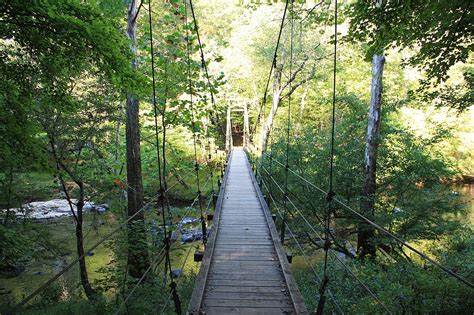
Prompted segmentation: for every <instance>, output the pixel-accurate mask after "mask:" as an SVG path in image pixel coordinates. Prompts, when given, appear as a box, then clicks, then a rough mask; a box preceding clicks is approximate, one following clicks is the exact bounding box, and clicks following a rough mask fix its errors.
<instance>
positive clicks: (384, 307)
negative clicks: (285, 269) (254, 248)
mask: <svg viewBox="0 0 474 315" xmlns="http://www.w3.org/2000/svg"><path fill="white" fill-rule="evenodd" d="M265 171H266V170H265ZM263 185H264V187H265V188H266V189H267V191H269V189H268V186H267V184H266V183H265V181H263ZM277 186H278V188H279V189H280V190H281V191H282V192H283V189H282V188H281V187H280V186H279V185H278V184H277ZM270 199H271V200H273V202H274V204H275V205H276V206H277V211H278V214H279V215H280V217H281V218H282V219H283V216H282V214H281V212H280V210H278V204H277V202H276V201H275V199H274V198H273V196H272V195H270ZM288 200H289V202H290V204H291V205H292V206H293V208H294V209H295V211H296V213H297V214H299V215H300V217H301V218H302V219H303V221H305V223H306V224H307V225H308V226H309V228H310V229H311V230H312V231H313V233H315V234H316V236H317V237H319V239H323V237H322V235H321V234H319V233H318V232H317V231H316V230H315V229H314V227H313V225H312V224H311V223H310V222H309V221H308V219H306V217H305V216H304V215H303V214H302V213H301V211H300V210H299V209H298V207H297V206H296V205H295V203H294V202H293V201H291V199H289V198H288ZM289 213H290V215H291V216H292V217H293V218H295V217H294V214H293V213H292V212H291V211H290V212H289ZM320 224H321V223H320ZM285 225H286V227H288V224H287V223H285ZM323 227H324V226H323ZM288 229H289V227H288ZM331 237H333V238H334V236H333V235H332V234H331ZM295 241H297V240H296V239H295ZM328 251H329V253H331V254H332V255H333V259H336V260H337V261H338V262H339V263H340V264H341V265H342V267H343V268H344V269H345V270H347V271H348V272H349V274H350V275H351V276H352V277H353V278H354V279H355V280H356V281H357V282H359V283H360V284H361V285H362V287H363V288H364V289H365V290H366V291H367V292H368V293H369V294H370V295H371V296H372V298H373V299H374V300H375V301H376V302H377V303H378V304H379V305H380V306H381V307H382V308H383V309H384V310H385V311H386V312H387V313H388V314H392V312H390V310H388V308H387V307H386V306H385V304H384V303H383V302H382V301H381V300H380V299H379V297H378V296H377V294H375V293H374V292H373V291H372V290H371V289H370V288H369V287H368V286H367V285H366V284H365V283H364V282H363V281H362V280H360V278H359V277H357V275H356V274H355V273H354V272H353V271H352V270H351V269H350V268H349V266H347V265H346V264H345V263H344V261H342V260H341V259H340V258H339V256H337V254H336V253H335V251H334V250H333V249H331V248H329V249H328ZM318 279H319V280H320V283H321V284H322V283H323V281H322V280H323V279H324V277H323V278H321V277H319V276H318ZM328 291H329V289H328ZM329 292H330V291H329Z"/></svg>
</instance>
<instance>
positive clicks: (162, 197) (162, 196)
mask: <svg viewBox="0 0 474 315" xmlns="http://www.w3.org/2000/svg"><path fill="white" fill-rule="evenodd" d="M152 19H153V18H152V10H151V0H150V1H149V2H148V22H149V27H150V53H151V73H152V83H153V113H154V123H155V141H156V156H157V164H158V174H159V176H158V177H159V193H158V194H159V196H158V202H159V203H160V205H161V218H162V221H163V224H162V227H163V234H164V237H163V243H164V246H165V257H166V264H167V269H168V272H169V276H170V281H171V283H170V289H171V293H172V295H173V298H174V302H175V311H176V313H177V314H181V302H180V300H179V296H178V293H177V291H176V284H175V282H174V279H173V272H172V268H171V258H170V247H171V241H170V235H168V232H167V227H166V216H165V189H164V187H163V179H162V177H164V176H165V174H164V173H162V171H163V169H162V167H161V159H160V142H159V134H158V107H157V104H156V79H155V53H154V45H153V20H152ZM165 102H166V101H165ZM161 114H162V116H164V115H165V113H164V112H162V113H161ZM162 119H164V118H162ZM163 121H164V120H163ZM162 128H163V135H165V131H164V130H165V128H166V125H163V126H162ZM165 140H166V139H163V154H164V153H165ZM163 161H164V162H165V161H166V160H165V156H164V155H163Z"/></svg>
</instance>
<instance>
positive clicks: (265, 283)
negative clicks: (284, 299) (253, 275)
mask: <svg viewBox="0 0 474 315" xmlns="http://www.w3.org/2000/svg"><path fill="white" fill-rule="evenodd" d="M207 283H208V285H211V286H230V287H233V286H239V287H256V286H260V287H285V282H284V281H283V280H262V281H254V280H215V279H208V282H207Z"/></svg>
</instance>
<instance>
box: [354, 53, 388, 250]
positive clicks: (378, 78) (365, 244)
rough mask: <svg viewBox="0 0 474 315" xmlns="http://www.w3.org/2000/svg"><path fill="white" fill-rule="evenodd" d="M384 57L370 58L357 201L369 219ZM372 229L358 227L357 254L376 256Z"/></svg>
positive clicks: (371, 212) (371, 208)
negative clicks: (367, 104) (368, 103)
mask: <svg viewBox="0 0 474 315" xmlns="http://www.w3.org/2000/svg"><path fill="white" fill-rule="evenodd" d="M384 63H385V58H384V56H383V55H374V56H373V59H372V87H371V92H370V93H371V96H370V109H369V121H368V127H367V138H366V145H365V157H364V184H363V188H362V198H361V203H360V208H361V212H362V214H363V215H364V216H366V217H367V218H368V219H370V220H372V221H373V219H374V216H375V211H374V206H375V192H376V188H377V187H376V167H377V149H378V143H379V136H380V118H381V106H380V105H381V103H382V76H383V66H384ZM374 235H375V229H374V228H373V227H372V226H371V225H369V224H368V223H366V222H360V223H359V226H358V238H357V250H358V252H359V257H360V258H361V259H363V258H364V257H367V256H370V257H375V252H376V246H375V244H374Z"/></svg>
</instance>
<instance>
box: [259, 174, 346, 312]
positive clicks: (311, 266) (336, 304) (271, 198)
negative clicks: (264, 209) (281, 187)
mask: <svg viewBox="0 0 474 315" xmlns="http://www.w3.org/2000/svg"><path fill="white" fill-rule="evenodd" d="M263 187H264V188H265V189H266V190H267V192H268V193H269V198H270V201H272V202H273V204H274V205H275V209H276V211H277V213H278V215H279V216H280V218H281V219H283V215H282V214H281V211H280V210H279V209H278V203H277V202H276V200H275V198H273V196H272V195H271V193H270V189H269V188H268V185H267V184H266V183H265V181H263ZM285 226H286V228H287V229H288V231H289V232H290V236H291V237H292V238H293V239H294V240H295V242H296V243H297V244H298V247H299V249H300V252H301V254H302V256H303V258H304V260H305V262H306V264H307V265H308V266H309V267H310V268H311V270H312V271H313V273H314V276H315V277H316V278H317V279H318V281H319V283H321V282H322V279H321V277H320V276H319V275H318V273H317V271H316V270H315V269H314V266H313V264H311V263H310V261H309V259H308V257H307V255H306V254H305V253H304V250H303V247H302V246H301V245H300V243H299V242H298V240H297V239H296V237H295V236H294V233H293V232H292V231H291V229H290V227H289V226H288V224H287V223H285ZM328 292H329V296H330V297H331V299H332V301H333V303H334V305H335V306H336V308H337V309H338V310H339V311H340V312H341V313H342V314H344V312H343V311H342V309H341V307H340V305H339V303H338V302H337V300H336V298H335V297H334V295H333V294H332V292H331V290H330V289H328Z"/></svg>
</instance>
